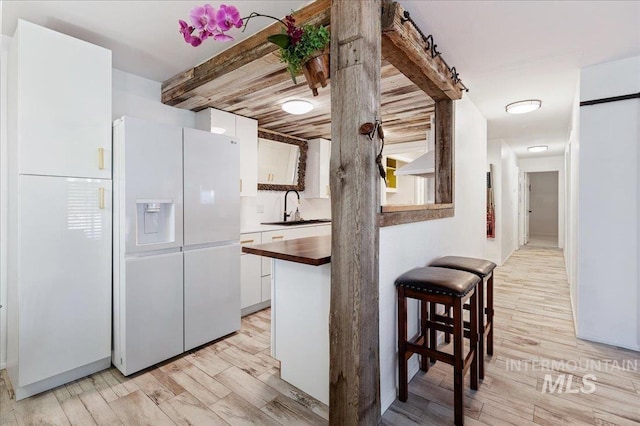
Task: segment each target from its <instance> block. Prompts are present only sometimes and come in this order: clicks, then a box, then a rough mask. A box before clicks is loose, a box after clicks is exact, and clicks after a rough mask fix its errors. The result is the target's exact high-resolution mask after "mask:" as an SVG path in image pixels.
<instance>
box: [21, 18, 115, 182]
mask: <svg viewBox="0 0 640 426" xmlns="http://www.w3.org/2000/svg"><path fill="white" fill-rule="evenodd" d="M17 34H18V36H17V40H18V43H19V44H18V47H19V62H18V97H19V102H18V108H19V126H20V156H19V158H20V170H19V173H22V174H37V175H53V176H80V177H93V178H103V179H110V178H111V115H112V111H111V51H110V50H107V49H104V48H102V47H99V46H95V45H93V44H89V43H87V42H84V41H81V40H78V39H75V38H72V37H69V36H67V35H64V34H61V33H58V32H55V31H52V30H49V29H47V28H43V27H40V26H38V25H35V24H32V23H29V22H26V21H22V20H20V21H19V23H18V33H17Z"/></svg>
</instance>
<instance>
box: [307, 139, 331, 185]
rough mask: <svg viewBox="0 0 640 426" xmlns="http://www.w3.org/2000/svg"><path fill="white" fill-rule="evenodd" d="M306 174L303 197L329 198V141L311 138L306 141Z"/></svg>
mask: <svg viewBox="0 0 640 426" xmlns="http://www.w3.org/2000/svg"><path fill="white" fill-rule="evenodd" d="M307 143H308V146H309V148H308V150H307V176H306V181H305V189H304V196H305V198H329V197H330V196H331V192H330V191H329V161H330V159H331V141H329V140H326V139H311V140H309V141H307Z"/></svg>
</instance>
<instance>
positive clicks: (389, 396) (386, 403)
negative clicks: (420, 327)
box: [380, 354, 420, 414]
mask: <svg viewBox="0 0 640 426" xmlns="http://www.w3.org/2000/svg"><path fill="white" fill-rule="evenodd" d="M407 364H408V365H407V375H408V377H409V381H411V379H413V377H414V376H415V375H416V374H418V371H420V363H419V362H418V355H416V354H414V355H412V356H411V358H409V361H408V363H407ZM397 379H398V366H396V383H395V386H394V387H393V391H389V392H387V393H386V395H380V409H381V410H382V411H381V413H380V414H384V412H385V411H387V410H388V409H389V407H391V404H393V401H395V400H396V398H397V397H398V380H397Z"/></svg>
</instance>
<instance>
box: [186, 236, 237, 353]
mask: <svg viewBox="0 0 640 426" xmlns="http://www.w3.org/2000/svg"><path fill="white" fill-rule="evenodd" d="M239 329H240V245H239V244H233V245H228V246H220V247H210V248H206V249H198V250H189V251H186V252H184V350H185V351H188V350H189V349H193V348H195V347H196V346H200V345H202V344H204V343H207V342H210V341H212V340H215V339H218V338H220V337H222V336H225V335H227V334H229V333H233V332H234V331H237V330H239Z"/></svg>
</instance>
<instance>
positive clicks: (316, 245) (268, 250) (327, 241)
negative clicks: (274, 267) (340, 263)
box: [242, 235, 331, 266]
mask: <svg viewBox="0 0 640 426" xmlns="http://www.w3.org/2000/svg"><path fill="white" fill-rule="evenodd" d="M242 252H243V253H250V254H257V255H259V256H265V257H271V258H274V259H280V260H288V261H290V262H296V263H304V264H305V265H314V266H319V265H324V264H327V263H331V235H323V236H320V237H307V238H298V239H295V240H287V241H279V242H277V243H268V244H259V245H255V246H245V247H242Z"/></svg>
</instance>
